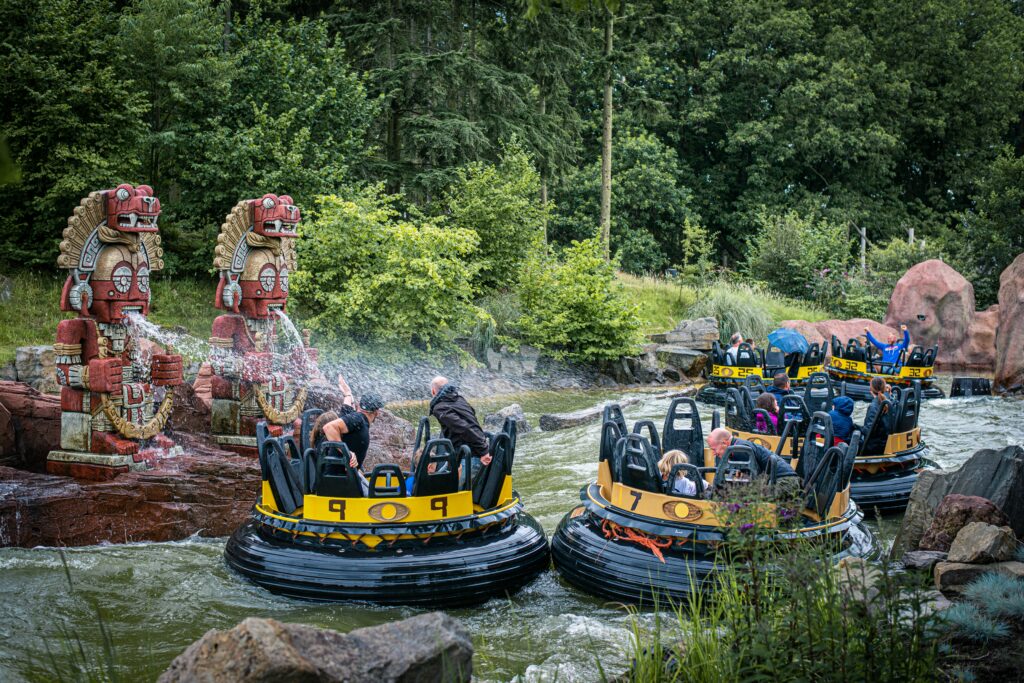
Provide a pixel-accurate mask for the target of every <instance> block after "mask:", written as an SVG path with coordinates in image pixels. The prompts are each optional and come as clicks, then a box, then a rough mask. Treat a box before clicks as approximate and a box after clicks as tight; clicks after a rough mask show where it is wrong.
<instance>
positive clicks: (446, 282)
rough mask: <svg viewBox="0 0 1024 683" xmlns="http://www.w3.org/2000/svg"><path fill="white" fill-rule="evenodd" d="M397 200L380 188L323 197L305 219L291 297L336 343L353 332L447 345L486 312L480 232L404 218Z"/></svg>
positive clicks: (308, 319)
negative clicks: (477, 295) (479, 302)
mask: <svg viewBox="0 0 1024 683" xmlns="http://www.w3.org/2000/svg"><path fill="white" fill-rule="evenodd" d="M395 201H396V198H395V197H393V196H387V195H385V194H383V191H382V188H381V187H380V186H377V187H374V188H371V189H370V190H367V191H365V192H362V193H360V194H357V195H356V196H355V197H354V198H352V199H342V198H340V197H337V196H334V195H330V196H326V197H321V198H320V199H319V202H318V208H317V211H316V212H315V215H314V216H313V217H312V218H311V219H308V220H305V221H304V222H303V223H302V227H301V230H302V234H303V236H304V237H305V239H303V240H302V241H301V242H300V254H299V267H300V269H299V271H298V272H296V273H295V274H294V276H293V278H292V297H293V300H294V302H295V303H296V304H298V305H299V306H300V307H301V308H302V313H303V315H304V317H305V321H306V323H307V324H308V325H309V326H310V327H311V328H313V329H315V330H317V331H319V332H320V333H321V334H323V335H324V337H325V338H326V339H328V340H330V341H337V340H338V339H339V337H340V335H342V334H348V335H351V336H353V337H357V338H373V339H384V340H389V341H394V342H403V343H404V342H408V343H413V344H419V345H427V346H428V347H429V346H431V345H433V344H441V345H444V344H446V343H447V342H448V341H449V340H450V338H451V334H452V331H453V330H454V329H458V328H461V327H463V326H465V325H467V324H468V323H469V321H470V320H473V319H475V318H477V317H479V316H485V315H486V314H485V313H483V312H482V311H480V309H479V308H477V307H476V306H474V305H472V303H471V300H472V298H473V295H474V289H473V286H472V279H473V276H474V275H475V274H476V265H474V264H472V263H471V262H470V261H469V260H468V257H469V256H470V255H471V254H472V253H473V251H474V249H476V245H477V236H476V233H474V232H473V231H472V230H466V229H464V228H454V227H448V226H445V227H442V226H440V225H438V224H437V223H436V222H431V221H430V220H428V219H425V218H423V217H421V216H418V215H415V214H412V215H410V216H409V217H408V218H402V217H400V214H399V211H398V210H397V209H396V208H395Z"/></svg>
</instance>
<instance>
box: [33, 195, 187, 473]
mask: <svg viewBox="0 0 1024 683" xmlns="http://www.w3.org/2000/svg"><path fill="white" fill-rule="evenodd" d="M159 216H160V200H159V199H157V198H156V197H155V196H153V189H152V188H150V187H149V186H147V185H139V186H138V187H132V186H131V185H127V184H125V185H118V186H117V188H115V189H113V190H102V191H99V192H92V193H90V194H89V196H88V197H86V198H85V199H83V200H82V201H81V204H80V205H79V206H78V207H77V208H76V209H75V212H74V214H73V215H72V216H71V217H70V218H69V219H68V225H67V227H66V228H65V229H64V239H63V240H62V241H61V243H60V256H59V257H58V259H57V265H58V266H60V267H61V268H68V269H69V270H70V271H71V272H70V274H69V275H68V279H67V281H66V282H65V283H64V290H63V292H62V293H61V297H60V307H61V310H62V311H74V312H77V313H78V317H76V318H71V319H69V320H63V321H61V323H60V324H59V325H58V326H57V342H56V343H55V344H54V345H53V348H54V355H55V357H56V373H57V382H58V384H60V387H61V391H60V404H61V434H60V448H61V450H56V451H51V452H50V454H49V456H48V457H47V462H46V469H47V471H48V472H51V473H54V474H63V475H71V476H76V477H80V478H85V479H100V480H102V479H111V478H113V477H116V476H117V475H118V474H119V473H121V472H125V471H128V470H138V469H147V468H148V467H151V466H152V465H154V463H155V459H156V455H157V454H158V453H160V452H161V451H163V450H166V449H167V448H170V447H172V446H173V442H171V441H170V439H168V438H167V437H166V436H164V435H163V434H161V433H160V432H161V431H162V430H163V428H164V426H165V424H166V422H167V418H168V417H169V416H170V413H171V407H172V404H173V391H172V390H171V387H173V386H175V385H178V384H181V382H182V365H181V356H179V355H176V354H173V353H152V354H150V353H149V352H148V349H147V348H144V347H143V344H142V342H141V340H140V339H139V338H138V336H137V335H136V334H135V332H134V331H133V327H132V325H131V324H130V321H129V316H130V315H132V314H135V315H139V316H146V315H148V314H149V301H150V296H151V293H150V289H149V277H150V273H152V272H154V271H157V270H160V269H161V268H163V265H164V264H163V260H162V259H161V256H162V255H163V249H161V248H160V236H159V234H158V232H157V231H158V228H157V218H158V217H159ZM158 387H161V388H162V389H161V391H162V392H163V397H162V399H161V400H160V403H159V405H156V401H155V398H156V396H155V395H156V393H157V388H158Z"/></svg>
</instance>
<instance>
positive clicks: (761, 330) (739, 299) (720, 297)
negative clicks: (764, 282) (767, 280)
mask: <svg viewBox="0 0 1024 683" xmlns="http://www.w3.org/2000/svg"><path fill="white" fill-rule="evenodd" d="M768 297H769V295H768V294H767V293H765V292H764V291H763V290H761V289H759V288H756V287H751V286H750V285H744V284H733V283H729V282H724V281H722V282H717V283H715V284H714V285H712V286H711V287H709V288H708V289H706V290H704V291H703V292H701V294H700V298H699V299H698V300H697V303H695V304H694V305H693V306H692V307H690V311H689V313H688V315H689V317H691V318H702V317H705V316H711V317H712V318H717V319H718V331H719V334H720V337H721V341H722V342H723V343H725V342H727V341H728V340H729V337H730V336H731V335H732V333H733V332H739V333H741V334H742V335H743V336H744V337H753V338H754V339H765V338H767V336H768V333H769V332H771V330H772V328H773V326H774V322H775V321H773V320H772V318H771V316H770V315H769V314H768V311H767V309H766V308H765V304H764V300H765V299H766V298H768Z"/></svg>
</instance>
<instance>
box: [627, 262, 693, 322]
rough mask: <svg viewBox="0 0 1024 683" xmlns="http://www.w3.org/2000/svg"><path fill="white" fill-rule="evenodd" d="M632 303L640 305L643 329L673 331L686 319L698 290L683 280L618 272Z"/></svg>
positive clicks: (639, 312) (638, 312) (638, 314)
mask: <svg viewBox="0 0 1024 683" xmlns="http://www.w3.org/2000/svg"><path fill="white" fill-rule="evenodd" d="M617 278H618V281H619V282H620V283H621V284H622V287H623V289H624V290H625V292H626V295H627V296H628V297H629V300H630V302H631V303H634V304H637V306H638V311H637V316H638V317H639V318H640V329H641V331H642V332H643V333H644V334H651V333H654V332H665V331H667V330H671V329H672V328H673V327H675V326H676V324H677V323H678V322H679V321H680V320H682V319H684V318H685V317H686V315H687V311H688V310H689V309H690V307H691V306H693V304H694V302H695V301H696V300H697V293H696V291H695V290H694V289H693V288H692V287H690V286H688V285H686V284H685V283H683V282H682V280H681V279H676V280H667V279H665V278H659V277H639V276H636V275H630V274H628V273H622V272H620V273H618V274H617Z"/></svg>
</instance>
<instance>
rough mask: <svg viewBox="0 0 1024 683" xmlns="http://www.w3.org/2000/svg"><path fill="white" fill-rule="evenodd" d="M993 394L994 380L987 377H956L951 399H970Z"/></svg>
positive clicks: (951, 390)
mask: <svg viewBox="0 0 1024 683" xmlns="http://www.w3.org/2000/svg"><path fill="white" fill-rule="evenodd" d="M991 393H992V380H990V379H988V378H986V377H954V378H953V386H952V387H951V388H950V390H949V397H950V398H957V397H960V396H963V397H965V398H970V397H971V396H989V395H990V394H991Z"/></svg>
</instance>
